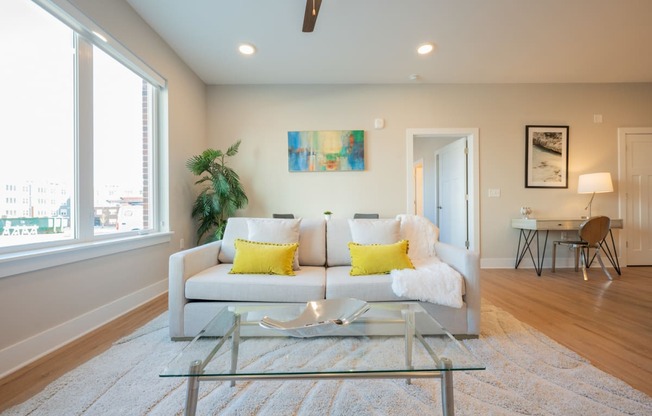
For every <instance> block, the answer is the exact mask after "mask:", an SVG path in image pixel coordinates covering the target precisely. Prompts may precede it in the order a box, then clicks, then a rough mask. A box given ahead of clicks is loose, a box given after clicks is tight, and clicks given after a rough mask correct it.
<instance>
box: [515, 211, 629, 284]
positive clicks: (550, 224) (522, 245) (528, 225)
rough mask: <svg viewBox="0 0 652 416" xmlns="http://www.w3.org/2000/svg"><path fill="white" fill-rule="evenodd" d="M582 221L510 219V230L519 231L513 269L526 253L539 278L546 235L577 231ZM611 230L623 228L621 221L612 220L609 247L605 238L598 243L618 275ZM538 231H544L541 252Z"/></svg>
mask: <svg viewBox="0 0 652 416" xmlns="http://www.w3.org/2000/svg"><path fill="white" fill-rule="evenodd" d="M584 221H585V220H583V219H565V220H560V219H548V218H515V219H512V228H516V229H518V230H519V235H518V248H517V249H516V261H515V264H514V268H515V269H517V268H518V265H519V264H521V261H522V260H523V257H525V255H526V254H527V253H529V254H530V258H531V259H532V264H533V265H534V269H535V270H536V272H537V275H539V276H541V270H542V269H543V258H544V257H545V255H546V245H547V244H548V233H549V232H550V231H551V230H552V231H555V230H557V231H577V230H579V228H580V224H581V223H582V222H584ZM613 228H623V220H622V219H612V220H611V228H610V229H609V238H610V239H611V247H610V246H609V241H608V240H607V238H605V239H604V240H602V241H601V242H600V247H601V248H602V249H603V253H604V254H605V255H606V256H607V258H608V259H609V261H610V262H611V265H612V266H613V267H614V269H615V270H616V273H618V274H619V275H620V263H619V262H618V253H617V251H616V243H615V242H614V236H613V234H612V232H611V229H613ZM539 231H545V232H546V235H545V239H544V241H543V249H542V250H541V244H540V240H539V237H540V236H539ZM534 241H536V250H537V254H536V258H535V255H534V254H533V253H532V242H534ZM594 256H595V254H594ZM592 262H593V258H591V261H590V262H589V264H588V266H590V265H591V263H592Z"/></svg>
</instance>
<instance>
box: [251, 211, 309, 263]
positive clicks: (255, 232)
mask: <svg viewBox="0 0 652 416" xmlns="http://www.w3.org/2000/svg"><path fill="white" fill-rule="evenodd" d="M300 227H301V219H278V218H248V219H247V232H248V237H247V240H249V241H259V242H261V243H281V244H287V243H298V242H299V229H300ZM292 268H293V269H294V270H299V252H298V251H295V255H294V261H293V263H292Z"/></svg>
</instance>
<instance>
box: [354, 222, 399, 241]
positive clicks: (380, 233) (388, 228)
mask: <svg viewBox="0 0 652 416" xmlns="http://www.w3.org/2000/svg"><path fill="white" fill-rule="evenodd" d="M349 227H350V228H351V238H353V242H354V243H358V244H394V243H396V242H397V241H399V240H400V239H401V223H400V221H399V220H396V219H382V220H375V219H357V220H349Z"/></svg>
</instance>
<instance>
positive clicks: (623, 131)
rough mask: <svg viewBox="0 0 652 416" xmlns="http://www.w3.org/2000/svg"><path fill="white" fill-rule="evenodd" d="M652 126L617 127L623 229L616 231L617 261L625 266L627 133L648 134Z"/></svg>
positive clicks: (620, 209) (619, 188) (619, 211)
mask: <svg viewBox="0 0 652 416" xmlns="http://www.w3.org/2000/svg"><path fill="white" fill-rule="evenodd" d="M650 133H652V127H620V128H618V184H619V186H618V216H619V217H620V218H622V220H623V225H624V227H623V229H622V230H620V232H619V233H618V253H619V256H618V261H619V262H620V265H621V266H625V267H627V264H628V263H627V247H626V246H625V244H626V242H627V241H628V235H627V233H628V229H627V224H628V222H627V192H628V190H627V149H626V145H627V135H628V134H650Z"/></svg>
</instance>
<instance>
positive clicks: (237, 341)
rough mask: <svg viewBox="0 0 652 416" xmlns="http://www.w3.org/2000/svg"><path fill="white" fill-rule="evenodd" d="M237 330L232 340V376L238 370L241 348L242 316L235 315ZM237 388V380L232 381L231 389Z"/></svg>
mask: <svg viewBox="0 0 652 416" xmlns="http://www.w3.org/2000/svg"><path fill="white" fill-rule="evenodd" d="M234 318H235V322H234V323H233V325H234V326H235V330H234V331H233V335H232V338H231V374H234V373H235V371H236V370H237V369H238V350H239V348H240V315H239V314H236V315H235V317H234ZM233 386H235V380H231V387H233Z"/></svg>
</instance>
